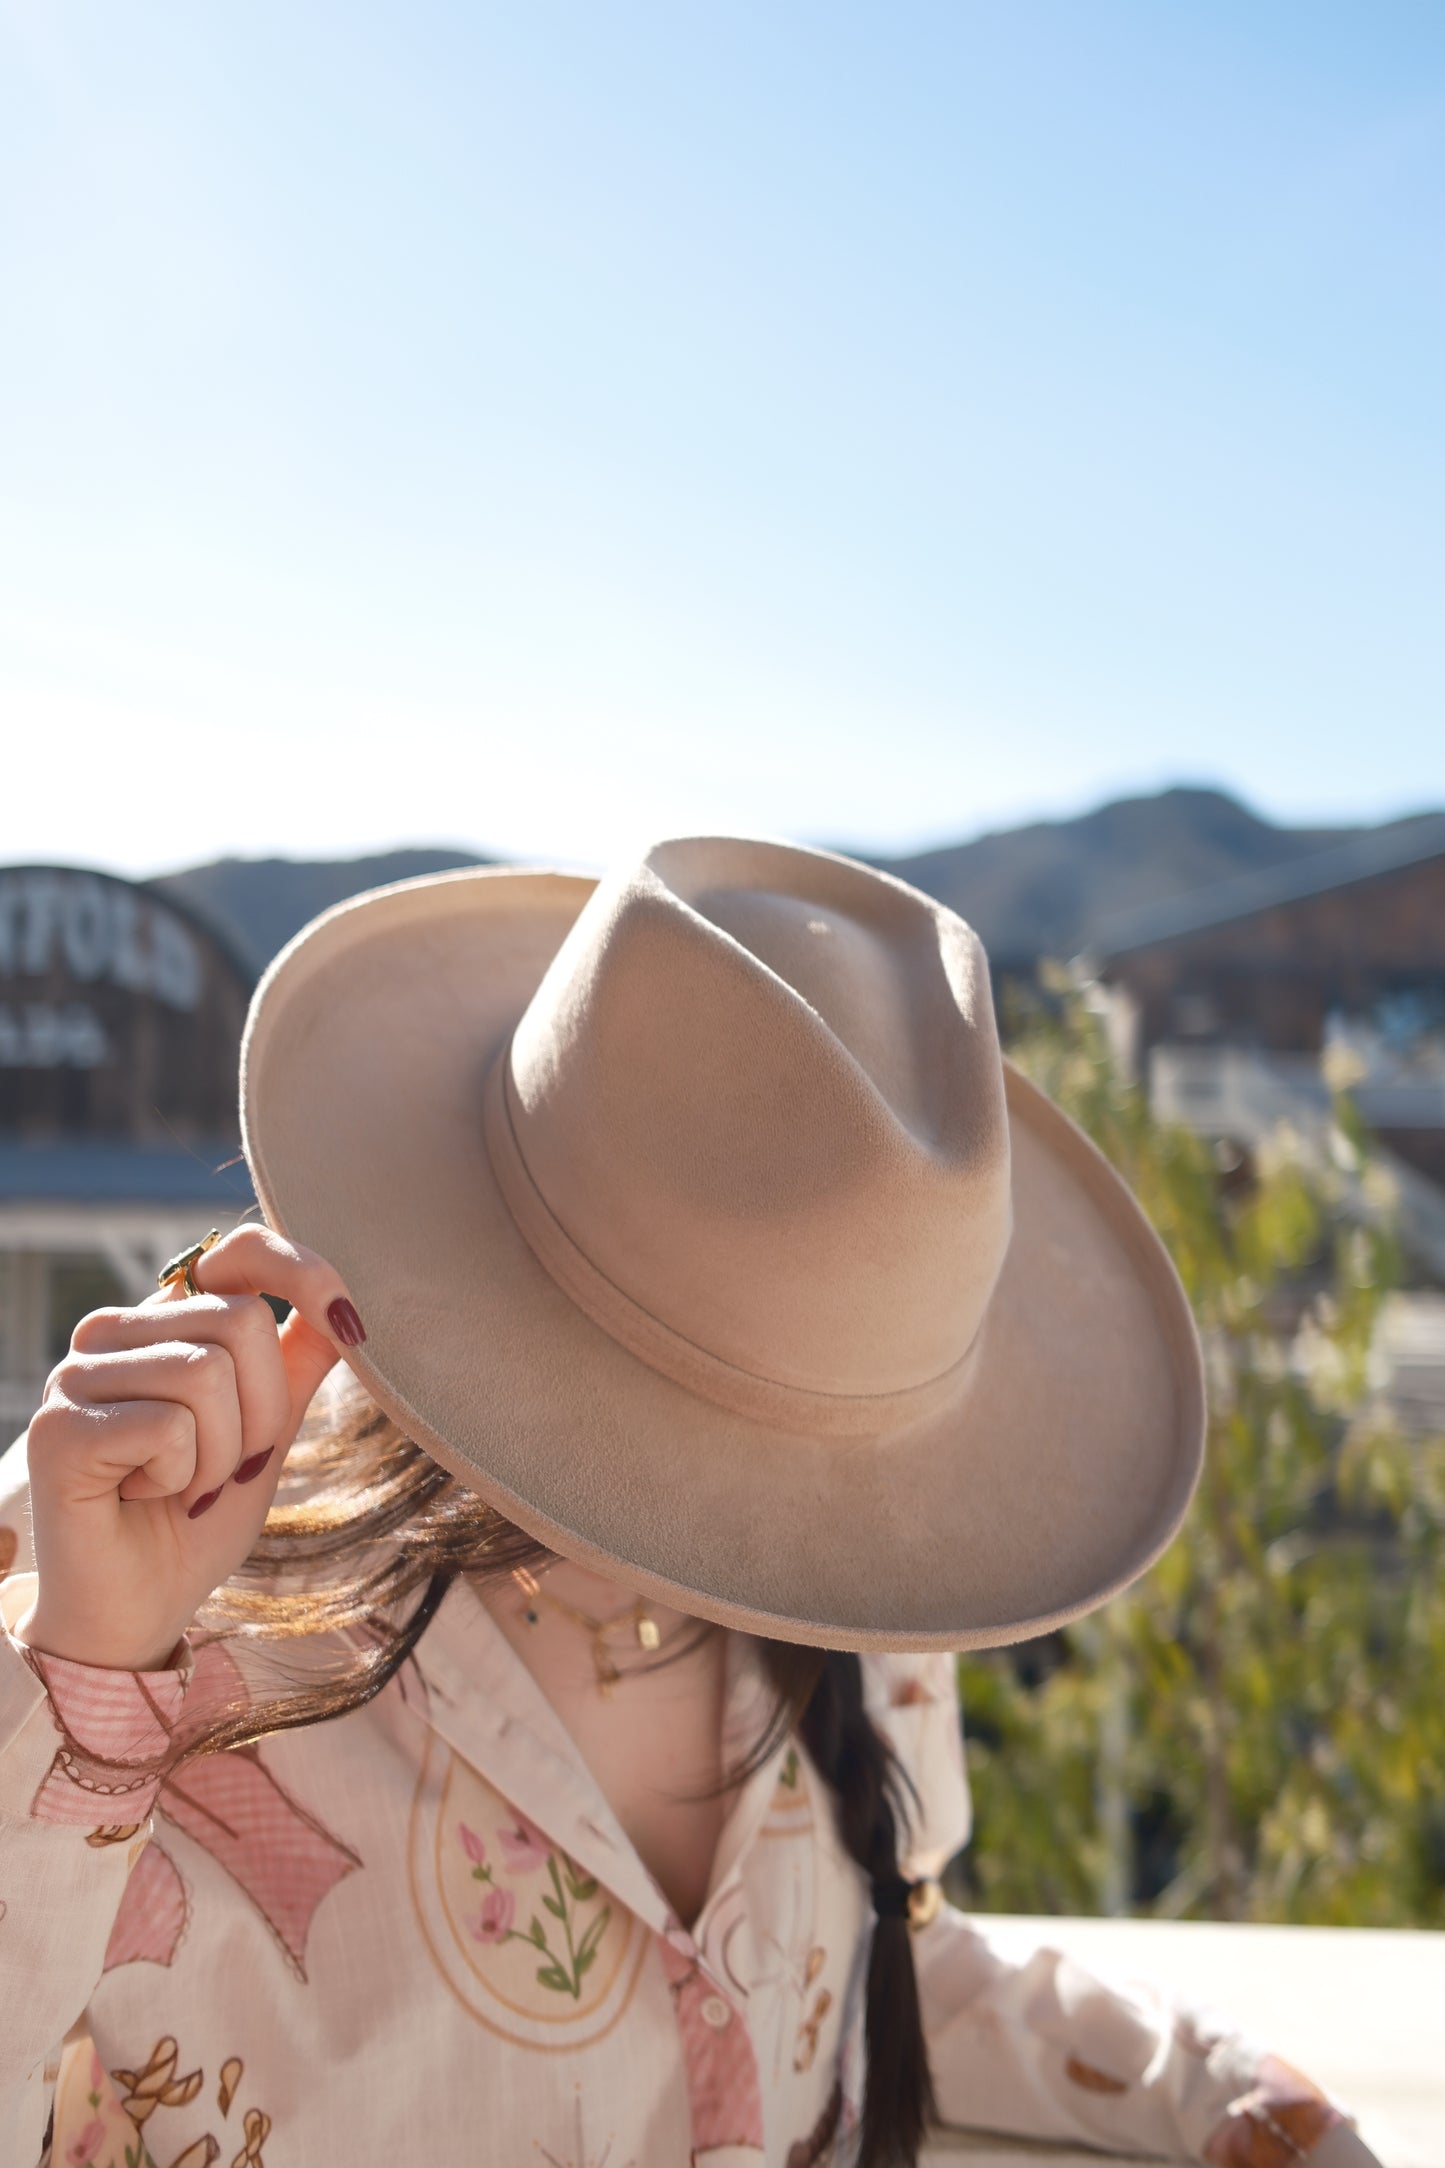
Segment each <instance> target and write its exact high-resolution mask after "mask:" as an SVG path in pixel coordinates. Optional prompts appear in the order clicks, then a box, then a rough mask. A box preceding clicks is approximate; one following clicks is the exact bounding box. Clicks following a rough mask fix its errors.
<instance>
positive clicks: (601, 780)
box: [0, 0, 1445, 870]
mask: <svg viewBox="0 0 1445 2168" xmlns="http://www.w3.org/2000/svg"><path fill="white" fill-rule="evenodd" d="M1442 231H1445V10H1442V9H1441V8H1440V7H1439V6H1438V5H1437V4H1436V0H1424V4H1421V5H1417V6H1409V5H1403V4H1398V0H1371V4H1370V5H1369V6H1361V5H1358V4H1357V0H1351V4H1349V5H1340V4H1336V0H1269V4H1267V5H1263V6H1261V5H1259V4H1258V0H1247V4H1246V0H1238V4H1235V0H1207V4H1206V0H1194V4H1192V5H1185V4H1172V5H1170V4H1165V0H1148V4H1143V0H1140V4H1120V0H1089V4H1087V5H1081V4H1079V0H1052V4H1041V0H992V4H990V5H986V6H985V5H976V4H972V0H947V4H938V5H931V4H917V0H889V4H887V5H882V4H877V5H867V6H862V5H856V4H850V0H831V4H830V5H827V6H824V5H821V4H818V5H815V4H813V0H796V4H794V0H768V4H767V5H752V4H747V0H734V4H730V5H728V6H718V5H716V4H715V0H714V4H711V5H708V6H705V7H704V6H700V5H693V4H691V0H650V4H646V5H625V4H624V5H614V4H611V0H590V4H587V5H583V4H580V0H577V4H572V0H529V4H528V5H527V6H525V7H515V6H512V7H506V8H500V7H494V6H488V5H479V4H477V0H466V4H462V0H448V4H440V0H408V4H407V5H406V6H401V5H399V4H393V5H389V6H378V5H375V4H370V0H349V4H348V5H346V6H341V5H336V4H332V0H306V5H305V6H303V7H297V6H295V5H293V4H289V0H288V4H286V5H282V4H280V0H248V4H247V5H246V6H245V7H235V6H232V7H217V6H203V7H197V6H195V5H181V4H178V0H173V4H159V0H137V4H136V5H134V6H126V7H117V6H115V5H114V4H113V0H92V4H88V5H79V4H73V0H0V266H3V270H0V276H3V287H0V292H3V296H4V335H3V338H0V415H3V429H0V716H3V718H4V725H3V728H4V739H5V754H4V759H5V769H6V782H5V787H4V789H3V791H0V859H16V858H21V857H27V858H51V857H54V858H66V859H76V860H83V861H91V862H96V863H101V864H106V865H111V866H116V867H119V868H122V869H133V870H151V869H154V868H158V867H164V866H170V865H176V864H182V863H186V862H188V861H191V860H194V859H197V858H201V857H208V856H212V855H214V854H216V853H218V852H221V851H238V852H242V853H246V854H259V853H265V852H271V851H284V852H291V853H296V854H302V855H313V854H314V855H336V854H342V853H347V852H351V851H356V850H361V849H369V848H375V847H378V846H382V845H386V844H390V843H394V842H402V841H440V840H445V841H450V842H458V843H465V844H470V845H472V846H475V847H478V848H483V849H485V848H496V849H499V850H503V851H507V852H518V853H522V854H526V855H540V856H551V855H557V856H560V857H566V858H582V859H591V858H597V857H601V856H605V855H606V854H607V853H609V852H610V851H613V850H615V849H620V848H625V847H626V845H627V844H628V843H629V842H631V841H633V840H635V839H636V838H637V837H639V836H640V835H642V834H644V833H647V832H656V831H659V830H664V829H681V828H688V827H697V826H728V827H743V828H749V829H763V830H767V831H772V832H781V833H790V834H794V835H797V836H801V837H807V838H814V839H818V840H827V841H835V842H842V843H849V842H855V843H858V844H860V845H869V846H874V847H882V848H904V847H907V846H909V845H912V844H916V843H921V842H924V841H929V840H935V839H939V838H945V837H952V836H961V835H966V834H971V833H975V832H977V831H978V830H980V829H982V828H985V827H991V826H998V825H1004V824H1011V823H1012V822H1014V821H1016V820H1020V819H1024V818H1028V817H1031V816H1033V815H1036V814H1040V813H1043V814H1053V813H1068V812H1072V811H1075V810H1078V809H1081V808H1082V807H1084V806H1086V805H1088V804H1091V803H1094V802H1097V801H1098V800H1099V799H1101V798H1103V797H1105V796H1108V795H1112V794H1117V793H1120V792H1124V791H1133V790H1148V789H1153V788H1156V787H1158V786H1159V785H1161V784H1163V783H1166V782H1169V781H1172V780H1176V779H1181V778H1182V779H1190V780H1207V781H1214V782H1218V783H1221V784H1223V785H1225V786H1226V787H1229V788H1232V789H1235V790H1237V791H1239V792H1240V793H1241V794H1243V795H1244V796H1245V797H1246V798H1247V799H1249V800H1250V801H1251V802H1252V803H1254V804H1256V805H1257V806H1258V807H1259V808H1260V809H1261V810H1263V811H1265V812H1267V813H1269V814H1271V815H1274V816H1275V817H1278V818H1283V819H1306V818H1308V819H1338V820H1353V819H1359V818H1371V819H1372V818H1378V817H1384V816H1387V815H1390V814H1393V813H1396V812H1400V811H1404V810H1408V809H1412V808H1417V807H1419V806H1422V805H1425V804H1432V803H1433V804H1438V803H1442V802H1445V728H1442V687H1445V611H1442V608H1441V591H1442V584H1445V433H1442V385H1445V279H1442V276H1441V239H1440V237H1441V233H1442Z"/></svg>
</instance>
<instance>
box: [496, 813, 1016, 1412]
mask: <svg viewBox="0 0 1445 2168" xmlns="http://www.w3.org/2000/svg"><path fill="white" fill-rule="evenodd" d="M774 850H775V856H776V859H777V861H778V863H777V864H776V866H775V867H770V865H769V862H768V846H765V845H763V846H760V845H757V844H754V845H751V846H750V847H749V850H748V857H747V864H746V871H745V872H744V868H743V865H742V863H741V862H740V853H739V850H738V846H737V845H736V844H734V843H731V842H730V841H728V840H726V839H723V840H718V841H713V842H704V843H690V844H688V845H686V846H678V845H667V844H663V845H660V846H659V847H657V848H656V849H654V850H653V851H652V852H651V853H650V854H649V855H648V857H647V858H646V859H644V860H643V861H642V862H641V863H640V864H638V865H636V866H635V867H632V868H629V869H628V870H627V871H626V872H625V873H624V874H622V875H620V876H619V877H618V878H616V879H615V880H612V881H608V882H604V883H603V884H602V885H601V886H600V887H599V888H598V889H597V890H596V892H595V893H594V895H593V897H592V899H591V901H590V902H589V903H588V904H587V905H586V907H585V908H584V909H583V911H582V912H581V913H580V915H579V917H578V919H577V921H576V924H575V925H574V926H573V928H572V931H571V933H570V934H569V935H568V937H567V939H566V940H565V941H564V942H563V944H562V947H561V949H560V950H559V952H558V954H557V956H556V958H555V959H554V961H553V963H552V964H551V966H550V968H549V969H548V971H547V973H546V975H545V977H544V978H543V980H542V982H541V984H540V986H539V987H538V988H537V991H536V993H535V994H534V996H533V998H532V1001H531V1003H530V1004H529V1006H528V1008H527V1010H526V1013H525V1014H524V1015H523V1017H522V1018H521V1020H520V1022H519V1023H518V1025H517V1028H516V1031H515V1033H514V1035H513V1037H512V1039H511V1041H510V1044H509V1045H508V1047H507V1048H506V1049H505V1050H504V1051H503V1053H502V1055H501V1056H500V1058H499V1059H498V1061H497V1063H496V1065H495V1068H494V1070H493V1073H492V1076H491V1078H490V1080H489V1084H488V1090H487V1110H486V1120H487V1143H488V1150H489V1152H490V1154H491V1159H492V1164H493V1167H494V1170H495V1172H496V1175H497V1178H498V1181H499V1184H500V1186H501V1189H502V1192H503V1195H504V1196H505V1198H506V1201H507V1204H508V1207H509V1209H510V1210H511V1212H512V1216H513V1218H514V1219H515V1221H516V1223H517V1225H518V1227H519V1229H520V1230H521V1232H522V1234H523V1236H524V1237H525V1239H526V1240H527V1242H528V1244H529V1246H530V1248H531V1249H532V1251H533V1254H534V1255H535V1256H536V1257H537V1258H538V1259H539V1261H540V1262H541V1263H542V1265H543V1266H544V1267H545V1269H546V1270H547V1272H548V1273H549V1274H550V1276H551V1277H552V1278H553V1280H554V1281H555V1282H556V1283H557V1284H558V1285H559V1286H561V1287H562V1288H563V1289H564V1290H565V1291H566V1293H567V1294H568V1295H569V1296H570V1297H571V1299H572V1300H573V1301H574V1302H575V1303H577V1304H578V1306H579V1307H580V1308H581V1309H582V1310H584V1311H585V1312H586V1313H587V1315H588V1316H589V1317H590V1318H591V1319H592V1320H593V1322H594V1323H595V1324H598V1325H600V1326H601V1327H602V1328H603V1330H604V1331H606V1332H608V1333H609V1334H610V1335H611V1336H612V1337H613V1338H614V1339H616V1340H618V1341H620V1342H621V1343H622V1345H623V1346H625V1347H626V1348H628V1349H629V1351H630V1352H631V1353H633V1354H634V1355H636V1356H638V1357H640V1358H641V1359H642V1360H643V1361H644V1362H647V1363H648V1364H649V1365H650V1366H651V1367H652V1368H654V1369H656V1370H658V1371H660V1372H661V1373H662V1374H663V1375H665V1376H667V1377H670V1378H672V1379H673V1380H674V1382H676V1383H678V1384H682V1385H686V1386H687V1387H688V1388H689V1389H690V1390H692V1391H694V1392H698V1393H700V1394H702V1395H703V1396H704V1397H705V1398H708V1399H710V1400H713V1401H714V1402H715V1403H716V1404H718V1405H719V1406H722V1407H727V1408H731V1409H733V1410H734V1411H735V1412H737V1413H738V1414H741V1415H747V1416H750V1417H753V1418H755V1419H757V1420H760V1421H769V1422H773V1423H776V1424H778V1425H779V1426H780V1427H782V1428H785V1429H789V1428H796V1429H799V1430H804V1431H810V1432H817V1431H819V1430H822V1431H825V1432H829V1431H841V1432H870V1431H876V1430H877V1429H879V1428H880V1426H881V1427H884V1428H887V1427H891V1426H892V1425H894V1424H897V1423H899V1422H903V1421H906V1420H911V1419H912V1418H914V1417H916V1416H918V1415H921V1414H923V1413H925V1412H926V1411H927V1409H928V1407H930V1406H932V1405H935V1404H936V1403H937V1401H938V1399H939V1398H940V1397H942V1396H945V1395H947V1394H948V1393H949V1392H950V1391H952V1390H954V1389H955V1387H956V1384H957V1378H956V1375H955V1373H956V1372H957V1370H958V1368H959V1365H960V1364H961V1363H963V1362H965V1361H966V1359H967V1356H968V1352H969V1349H970V1347H971V1346H972V1344H973V1341H974V1338H975V1335H976V1334H977V1331H978V1328H979V1325H980V1323H981V1321H982V1319H983V1316H984V1313H985V1311H986V1309H987V1306H988V1301H989V1297H990V1295H991V1294H992V1292H993V1288H994V1285H995V1283H996V1281H997V1278H998V1274H999V1270H1000V1268H1001V1266H1002V1263H1003V1259H1004V1255H1005V1252H1006V1250H1007V1246H1008V1238H1009V1228H1010V1202H1009V1131H1008V1118H1007V1111H1006V1107H1005V1101H1004V1086H1003V1067H1002V1061H1001V1057H1000V1054H999V1047H998V1038H997V1033H996V1031H995V1027H994V1018H993V1005H992V1000H991V997H990V991H989V980H988V969H987V963H986V960H985V958H984V954H983V951H982V949H981V947H980V945H979V943H978V940H977V938H976V936H975V935H974V934H973V933H972V931H971V930H970V929H969V928H968V927H967V926H965V925H964V924H963V922H962V921H961V920H960V919H958V918H956V917H955V916H954V915H953V914H952V913H951V912H948V911H945V910H943V909H941V908H940V907H939V906H937V905H934V904H931V903H929V902H928V901H927V900H926V899H925V898H923V897H922V896H920V895H919V894H917V892H916V891H914V890H912V889H909V888H906V887H904V886H903V885H902V883H899V882H893V881H889V880H886V879H882V878H880V877H879V876H878V875H876V874H872V873H867V872H864V871H863V870H862V869H861V868H859V867H856V866H853V865H851V864H849V863H848V862H846V861H842V860H835V859H827V858H823V857H813V858H810V859H808V860H806V861H805V867H806V873H807V876H808V877H807V880H806V883H805V884H804V885H802V886H801V888H800V884H799V880H798V873H799V860H798V854H797V853H796V852H794V851H791V850H788V849H786V848H784V847H782V846H775V847H774ZM770 871H771V872H773V873H775V875H776V880H777V885H776V886H773V885H771V884H770V881H769V873H770Z"/></svg>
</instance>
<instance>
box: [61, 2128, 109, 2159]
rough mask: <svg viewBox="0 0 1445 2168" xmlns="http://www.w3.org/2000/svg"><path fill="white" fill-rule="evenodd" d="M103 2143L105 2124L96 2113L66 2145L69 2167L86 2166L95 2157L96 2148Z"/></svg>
mask: <svg viewBox="0 0 1445 2168" xmlns="http://www.w3.org/2000/svg"><path fill="white" fill-rule="evenodd" d="M104 2144H105V2125H104V2123H102V2121H101V2120H100V2117H99V2116H98V2115H93V2116H92V2117H91V2119H90V2121H89V2122H88V2123H87V2124H86V2126H85V2128H84V2130H83V2131H82V2132H81V2133H80V2136H79V2137H78V2138H77V2139H76V2140H75V2141H74V2143H73V2144H72V2145H69V2146H67V2147H66V2151H65V2157H66V2159H67V2160H68V2161H69V2162H70V2168H88V2164H89V2163H90V2162H92V2161H93V2160H94V2159H95V2155H96V2149H97V2147H99V2146H102V2145H104Z"/></svg>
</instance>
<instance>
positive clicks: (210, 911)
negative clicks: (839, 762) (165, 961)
mask: <svg viewBox="0 0 1445 2168" xmlns="http://www.w3.org/2000/svg"><path fill="white" fill-rule="evenodd" d="M1422 818H1423V816H1422ZM1411 825H1413V823H1409V822H1403V821H1396V822H1392V823H1390V824H1389V826H1390V828H1391V829H1392V830H1398V829H1402V828H1405V827H1408V826H1411ZM1377 832H1383V831H1377ZM1370 833H1372V831H1371V830H1369V829H1367V828H1360V827H1355V828H1349V827H1340V828H1277V827H1276V826H1275V825H1274V824H1273V822H1271V821H1267V820H1261V819H1260V817H1259V815H1258V814H1256V813H1251V812H1250V811H1249V810H1248V808H1247V807H1245V806H1242V805H1240V804H1239V802H1238V800H1237V799H1234V798H1230V797H1227V796H1226V795H1225V793H1224V792H1222V791H1217V790H1198V789H1192V788H1183V787H1181V788H1179V789H1175V790H1166V791H1161V792H1160V793H1159V794H1158V795H1157V796H1156V797H1153V798H1121V799H1119V800H1118V801H1117V802H1116V803H1114V804H1113V805H1106V806H1100V807H1099V808H1098V810H1097V811H1096V812H1093V813H1085V814H1081V815H1080V816H1079V817H1078V818H1077V819H1075V820H1064V821H1035V822H1033V823H1031V824H1030V826H1028V827H1026V828H1011V829H1003V830H1000V831H999V832H998V833H997V834H993V835H985V836H978V837H975V838H974V840H973V841H972V842H969V843H955V844H949V845H947V846H945V847H943V848H940V849H938V850H933V851H925V852H921V853H919V854H918V855H917V856H916V857H912V858H894V859H876V860H874V863H875V864H878V865H882V866H884V867H886V869H887V870H888V871H889V872H890V873H896V874H899V875H900V876H901V877H902V878H903V879H904V880H906V881H912V882H913V883H914V885H915V886H916V887H918V888H922V889H924V890H926V891H927V893H928V894H930V895H933V896H937V897H939V898H940V900H941V901H942V902H944V903H947V904H950V905H951V906H952V907H953V909H954V910H956V911H958V912H960V913H961V914H962V916H963V917H964V918H966V919H967V920H968V921H969V923H970V925H972V926H975V927H976V928H977V929H978V931H979V933H980V934H981V935H982V937H983V940H984V943H985V945H986V946H987V948H988V950H989V953H990V955H991V956H992V957H993V960H994V962H995V963H996V964H1004V965H1010V964H1012V965H1014V966H1016V967H1017V966H1023V965H1026V964H1029V963H1031V962H1032V961H1034V960H1035V959H1036V958H1038V957H1040V956H1059V957H1065V958H1067V957H1070V956H1073V955H1076V954H1077V953H1078V951H1079V950H1080V949H1081V948H1083V947H1085V946H1086V945H1088V944H1090V943H1092V942H1094V941H1096V940H1097V939H1098V938H1099V937H1100V935H1101V934H1102V933H1104V932H1105V931H1107V929H1108V928H1109V927H1110V926H1111V925H1112V924H1113V923H1114V922H1116V921H1118V920H1121V919H1125V918H1127V917H1129V916H1130V914H1132V913H1136V912H1139V911H1141V910H1145V909H1148V908H1149V907H1151V906H1153V905H1156V904H1160V903H1164V902H1167V901H1168V900H1169V899H1171V898H1173V897H1176V896H1183V895H1188V894H1190V893H1192V892H1194V891H1201V890H1208V889H1211V888H1213V887H1215V886H1216V885H1217V884H1219V883H1220V882H1222V881H1226V880H1233V879H1235V878H1236V877H1238V876H1239V875H1241V874H1249V873H1257V872H1262V871H1264V870H1265V869H1267V868H1269V867H1273V866H1282V865H1285V864H1287V863H1289V862H1291V861H1293V860H1297V859H1303V858H1308V857H1311V856H1313V855H1314V854H1315V853H1317V852H1322V851H1328V850H1331V849H1333V848H1334V847H1335V846H1336V845H1339V844H1343V843H1348V842H1350V841H1351V840H1352V839H1354V838H1356V837H1360V836H1365V835H1369V834H1370ZM486 863H487V861H486V860H484V859H481V858H478V857H477V856H476V855H475V854H474V853H473V852H470V851H463V850H443V849H435V850H404V851H388V852H385V853H384V854H382V855H381V856H378V857H374V858H352V859H333V860H320V861H315V862H312V861H308V860H301V859H289V858H261V859H244V858H223V859H221V860H219V861H218V862H217V863H216V864H214V865H208V866H194V867H192V868H190V869H189V870H188V871H187V872H184V873H171V874H166V875H164V876H162V877H161V878H160V879H159V880H157V881H156V882H155V884H154V885H155V886H156V887H157V888H160V889H162V890H165V891H167V892H169V893H171V894H173V895H176V896H179V897H180V898H181V899H182V900H183V901H184V902H186V903H188V904H190V905H191V906H192V908H193V909H195V910H197V911H199V912H200V913H201V914H202V915H203V916H204V917H206V918H208V919H210V920H211V922H212V923H213V924H215V925H216V926H217V927H218V928H219V929H220V931H221V932H222V933H224V934H227V935H229V937H230V939H231V941H232V942H233V944H234V945H235V946H236V947H237V948H238V949H240V950H241V951H242V953H243V954H244V955H245V956H247V957H248V958H249V959H250V960H251V961H252V962H253V963H254V964H255V966H256V968H257V969H258V970H259V969H260V968H261V967H262V966H263V965H264V964H265V963H266V962H268V961H269V959H270V958H271V957H272V956H273V955H274V954H275V953H276V951H277V949H278V948H280V947H281V946H282V945H283V943H285V942H286V941H289V940H290V938H291V936H292V934H293V933H295V932H296V931H297V930H298V928H299V927H301V926H304V925H305V923H306V921H307V920H308V919H309V918H314V917H315V915H316V913H317V912H318V911H324V910H325V909H326V908H327V907H328V905H330V904H333V903H339V902H341V900H342V899H343V897H346V896H353V895H357V894H359V893H360V891H361V890H362V889H365V888H377V887H380V886H381V885H382V884H383V883H384V882H387V881H401V880H407V879H409V878H410V877H411V876H412V875H414V874H421V873H441V872H445V871H447V870H448V869H449V868H451V867H453V866H476V865H484V864H486Z"/></svg>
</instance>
